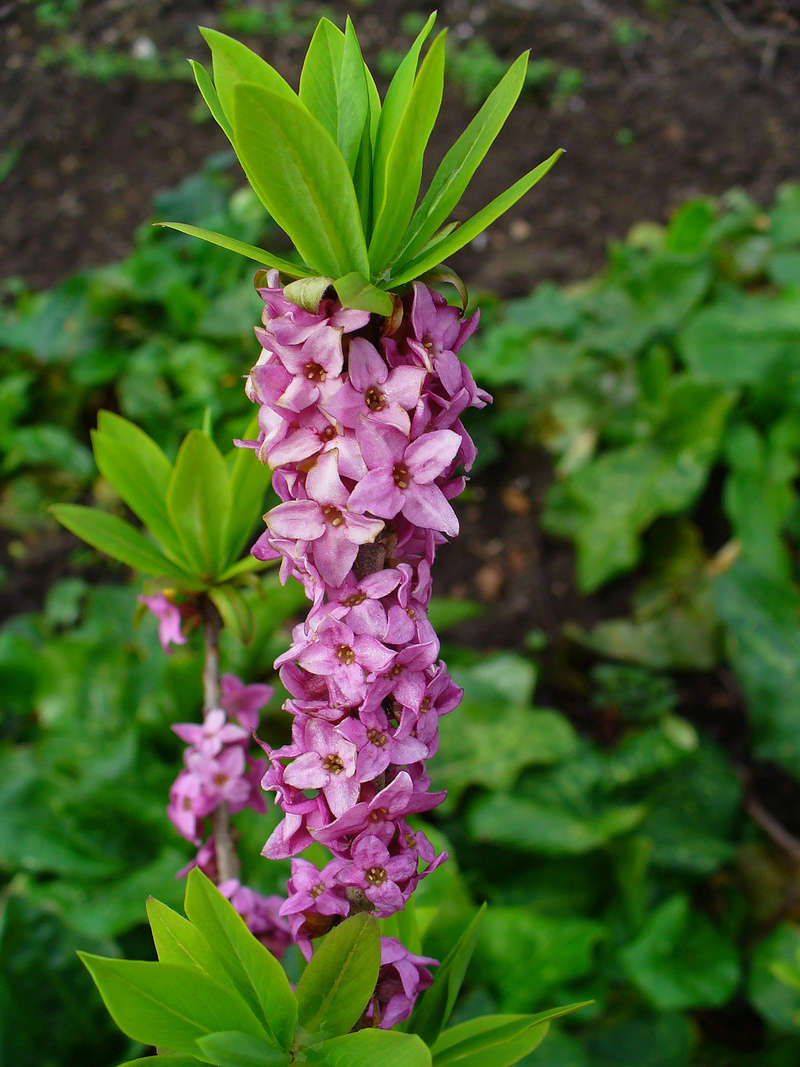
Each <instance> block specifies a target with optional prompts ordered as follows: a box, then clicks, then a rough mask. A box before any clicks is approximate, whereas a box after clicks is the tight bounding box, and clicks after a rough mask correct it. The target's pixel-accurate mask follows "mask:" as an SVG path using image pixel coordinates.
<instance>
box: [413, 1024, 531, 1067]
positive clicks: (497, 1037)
mask: <svg viewBox="0 0 800 1067" xmlns="http://www.w3.org/2000/svg"><path fill="white" fill-rule="evenodd" d="M543 1014H545V1013H543ZM548 1027H549V1023H548V1022H547V1021H546V1020H540V1019H539V1018H538V1016H536V1015H483V1016H481V1017H480V1018H478V1019H470V1020H469V1022H466V1023H461V1025H460V1026H454V1027H453V1028H452V1029H450V1030H445V1032H444V1033H443V1034H440V1035H439V1039H438V1040H437V1042H436V1044H435V1045H434V1046H433V1048H432V1050H431V1051H432V1052H433V1067H449V1065H450V1064H457V1065H458V1067H507V1065H508V1064H513V1063H518V1062H519V1061H520V1060H521V1059H522V1057H523V1056H527V1055H528V1054H529V1053H531V1052H533V1050H534V1049H535V1048H536V1047H537V1045H539V1044H540V1043H541V1042H542V1041H543V1040H544V1038H545V1035H546V1034H547V1030H548Z"/></svg>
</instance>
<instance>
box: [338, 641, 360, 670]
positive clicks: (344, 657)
mask: <svg viewBox="0 0 800 1067" xmlns="http://www.w3.org/2000/svg"><path fill="white" fill-rule="evenodd" d="M336 658H337V659H338V661H339V662H340V663H343V664H344V665H345V667H349V666H350V664H351V663H355V661H356V654H355V652H354V651H353V650H352V648H351V647H350V646H349V645H339V647H338V648H337V649H336Z"/></svg>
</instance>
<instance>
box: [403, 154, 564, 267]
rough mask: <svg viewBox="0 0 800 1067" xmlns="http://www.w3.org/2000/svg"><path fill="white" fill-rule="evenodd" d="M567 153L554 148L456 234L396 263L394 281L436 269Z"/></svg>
mask: <svg viewBox="0 0 800 1067" xmlns="http://www.w3.org/2000/svg"><path fill="white" fill-rule="evenodd" d="M562 153H563V149H561V148H559V149H558V150H557V151H555V152H553V154H552V155H551V156H549V157H548V158H547V159H545V160H544V162H542V163H540V164H539V166H538V167H534V169H533V170H531V171H529V172H528V173H527V174H525V175H524V176H523V177H522V178H520V179H519V181H517V182H515V183H514V184H513V185H512V186H511V187H510V188H509V189H506V191H505V192H504V193H501V194H500V196H497V197H495V198H494V200H492V201H491V203H489V204H487V205H486V207H485V208H482V210H481V211H479V212H478V213H477V214H476V215H473V216H472V218H471V219H468V220H467V221H466V222H465V223H463V224H462V225H461V226H459V227H458V229H457V230H455V231H454V232H453V233H452V234H450V235H449V236H447V237H445V238H444V240H442V241H439V242H437V243H436V244H435V245H432V246H431V248H430V249H429V250H428V251H427V252H425V253H424V254H423V255H421V256H418V257H417V259H414V260H412V261H411V262H408V261H406V262H400V263H398V264H397V265H396V267H395V272H396V273H395V274H394V275H393V276H392V278H391V282H390V284H391V285H392V287H393V288H394V287H397V286H400V285H405V284H406V283H407V282H410V281H413V280H414V278H418V277H419V276H420V275H421V274H425V273H426V271H429V270H433V268H434V267H436V266H438V264H439V263H441V262H442V261H443V260H445V259H447V258H448V256H452V255H453V254H454V253H455V252H457V251H458V250H459V248H463V247H464V245H466V244H469V242H470V241H472V240H474V239H475V238H476V237H477V236H478V234H479V233H482V232H483V231H484V230H485V229H486V228H487V226H491V224H492V223H493V222H494V221H495V219H498V218H499V217H500V216H501V215H503V214H505V212H506V211H508V210H509V208H511V207H513V206H514V204H516V202H517V201H518V200H519V199H520V198H521V197H523V196H524V195H525V193H527V192H528V191H529V190H530V189H532V188H533V187H534V185H536V183H537V182H539V181H541V179H542V178H543V177H544V176H545V174H547V172H548V171H549V170H550V168H551V167H552V166H553V164H554V163H555V162H556V160H557V159H558V158H559V156H561V155H562Z"/></svg>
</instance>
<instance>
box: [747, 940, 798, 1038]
mask: <svg viewBox="0 0 800 1067" xmlns="http://www.w3.org/2000/svg"><path fill="white" fill-rule="evenodd" d="M798 960H800V929H798V927H797V926H796V925H795V924H794V923H789V922H782V923H780V925H778V926H776V927H775V929H774V930H772V931H771V932H770V933H769V935H768V936H767V937H765V938H764V939H763V941H760V942H759V943H758V945H757V946H756V949H755V952H754V953H753V960H752V967H751V971H750V979H749V982H748V994H749V998H750V1000H751V1001H752V1003H753V1005H754V1006H755V1008H756V1010H757V1011H758V1012H759V1013H760V1014H761V1015H762V1016H763V1017H764V1018H765V1019H766V1020H767V1022H768V1023H770V1024H771V1025H772V1026H775V1027H777V1028H778V1029H779V1030H784V1031H787V1032H789V1033H796V1032H797V1026H798V1021H800V992H799V991H798V989H797V987H796V986H795V985H794V983H793V982H787V981H786V980H785V979H784V978H781V977H780V975H781V965H783V966H784V967H788V968H790V969H791V974H795V975H796V974H797V971H798ZM787 977H788V976H787Z"/></svg>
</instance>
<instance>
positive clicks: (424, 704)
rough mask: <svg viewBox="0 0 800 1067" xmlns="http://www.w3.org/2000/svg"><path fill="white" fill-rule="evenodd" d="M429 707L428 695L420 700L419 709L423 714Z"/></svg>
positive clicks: (429, 699)
mask: <svg viewBox="0 0 800 1067" xmlns="http://www.w3.org/2000/svg"><path fill="white" fill-rule="evenodd" d="M430 707H431V698H430V697H425V699H424V700H423V701H422V703H421V704H420V706H419V710H420V711H421V712H422V714H423V715H424V714H425V712H426V711H430Z"/></svg>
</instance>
